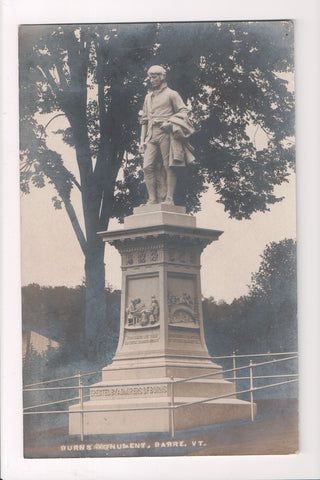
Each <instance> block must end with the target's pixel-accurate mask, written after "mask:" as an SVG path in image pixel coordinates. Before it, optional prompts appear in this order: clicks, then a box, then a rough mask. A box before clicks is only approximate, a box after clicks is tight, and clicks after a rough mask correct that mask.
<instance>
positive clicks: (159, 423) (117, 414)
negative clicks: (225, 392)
mask: <svg viewBox="0 0 320 480" xmlns="http://www.w3.org/2000/svg"><path fill="white" fill-rule="evenodd" d="M186 400H187V401H186ZM199 400H201V398H199V397H189V398H188V399H186V397H177V398H176V399H175V405H184V404H186V403H192V402H197V401H199ZM169 406H170V399H169V397H163V398H159V397H158V398H147V399H146V398H137V399H134V402H133V401H132V399H122V400H119V402H117V403H115V402H113V401H110V400H106V401H104V402H100V401H92V400H91V401H89V402H85V403H84V405H83V408H84V410H85V412H84V413H83V415H82V418H83V431H84V434H85V435H98V434H112V433H133V432H136V433H137V432H167V431H170V429H171V427H172V421H174V428H175V429H176V430H181V429H186V428H194V427H199V426H205V425H212V424H217V423H223V422H229V421H234V420H240V419H242V418H248V417H250V415H251V405H250V403H249V402H245V401H243V400H239V399H236V398H227V399H218V400H212V401H209V402H206V403H202V404H196V405H188V406H185V407H180V408H178V409H176V410H174V418H173V419H172V411H171V409H170V408H159V409H157V408H156V407H169ZM142 407H144V408H147V410H145V409H143V410H139V408H142ZM118 408H121V409H126V408H128V409H133V410H125V411H115V410H116V409H118ZM148 408H155V409H150V410H148ZM253 408H254V415H255V414H256V404H254V405H253ZM78 409H79V405H73V406H72V407H70V409H69V413H70V415H69V434H70V435H76V434H80V433H81V414H80V413H72V411H75V412H76V411H77V410H78ZM100 409H106V410H108V409H110V410H114V411H106V412H99V411H94V412H88V410H100ZM86 410H87V412H86Z"/></svg>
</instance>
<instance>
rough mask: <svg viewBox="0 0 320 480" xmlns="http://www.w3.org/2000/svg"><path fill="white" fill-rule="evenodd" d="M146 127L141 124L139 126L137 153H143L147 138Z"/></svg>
mask: <svg viewBox="0 0 320 480" xmlns="http://www.w3.org/2000/svg"><path fill="white" fill-rule="evenodd" d="M147 130H148V125H147V124H145V123H143V124H142V125H141V135H140V144H139V152H140V153H144V151H145V148H146V143H145V140H146V136H147Z"/></svg>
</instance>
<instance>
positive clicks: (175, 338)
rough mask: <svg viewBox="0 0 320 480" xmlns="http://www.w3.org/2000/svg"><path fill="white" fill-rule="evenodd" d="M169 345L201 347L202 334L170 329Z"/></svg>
mask: <svg viewBox="0 0 320 480" xmlns="http://www.w3.org/2000/svg"><path fill="white" fill-rule="evenodd" d="M168 340H169V343H171V344H172V343H183V344H185V343H187V344H191V345H200V343H201V342H200V332H199V331H196V332H190V331H183V330H175V329H172V330H171V328H170V329H169V337H168Z"/></svg>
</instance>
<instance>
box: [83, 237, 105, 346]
mask: <svg viewBox="0 0 320 480" xmlns="http://www.w3.org/2000/svg"><path fill="white" fill-rule="evenodd" d="M104 247H105V246H104V243H103V242H102V240H100V238H98V237H96V239H95V241H92V242H91V244H87V252H86V257H85V276H86V312H85V313H86V315H85V338H86V343H87V345H88V352H89V354H94V355H95V354H97V353H101V352H103V350H104V349H105V348H106V345H107V318H106V311H107V309H106V295H105V268H104V267H105V265H104Z"/></svg>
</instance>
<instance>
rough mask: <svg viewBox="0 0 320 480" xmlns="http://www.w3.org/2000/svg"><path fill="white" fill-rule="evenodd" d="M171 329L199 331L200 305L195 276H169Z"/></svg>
mask: <svg viewBox="0 0 320 480" xmlns="http://www.w3.org/2000/svg"><path fill="white" fill-rule="evenodd" d="M167 301H168V312H169V319H168V323H169V327H170V326H171V327H175V328H184V329H186V328H187V329H198V328H199V327H200V325H199V305H198V298H197V289H196V279H195V277H194V276H190V277H186V276H178V275H169V276H168V300H167Z"/></svg>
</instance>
